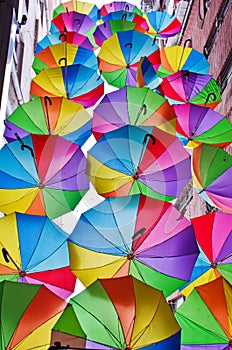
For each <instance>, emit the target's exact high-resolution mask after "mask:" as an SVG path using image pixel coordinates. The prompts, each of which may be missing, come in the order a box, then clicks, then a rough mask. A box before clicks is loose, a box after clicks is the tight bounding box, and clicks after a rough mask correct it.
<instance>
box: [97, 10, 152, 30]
mask: <svg viewBox="0 0 232 350" xmlns="http://www.w3.org/2000/svg"><path fill="white" fill-rule="evenodd" d="M112 20H113V21H118V20H123V21H128V22H132V23H136V24H138V25H139V26H140V27H141V28H143V29H144V30H145V31H147V30H148V24H147V22H146V20H145V19H144V18H143V16H142V15H139V14H138V13H136V12H130V11H123V10H121V11H115V12H110V13H108V14H107V15H106V16H104V17H102V21H103V22H108V21H112Z"/></svg>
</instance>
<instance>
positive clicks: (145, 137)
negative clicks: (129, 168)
mask: <svg viewBox="0 0 232 350" xmlns="http://www.w3.org/2000/svg"><path fill="white" fill-rule="evenodd" d="M148 137H150V138H151V139H152V144H153V145H154V144H155V143H156V139H155V136H154V135H152V134H146V135H145V136H144V139H143V145H145V143H146V142H147V139H148Z"/></svg>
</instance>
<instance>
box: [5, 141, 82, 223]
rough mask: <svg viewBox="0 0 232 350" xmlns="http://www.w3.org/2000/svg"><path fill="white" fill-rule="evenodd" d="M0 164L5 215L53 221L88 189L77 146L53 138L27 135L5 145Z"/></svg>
mask: <svg viewBox="0 0 232 350" xmlns="http://www.w3.org/2000/svg"><path fill="white" fill-rule="evenodd" d="M6 159H7V162H6ZM0 164H1V167H0V183H1V186H0V187H1V188H0V210H1V211H2V212H3V213H5V214H10V213H12V212H15V211H18V212H20V213H26V214H32V215H47V216H48V217H49V218H51V219H54V218H57V217H58V216H61V215H63V214H65V213H68V212H70V211H72V210H73V209H74V208H75V207H76V205H77V204H78V203H79V202H80V200H81V198H82V197H83V196H84V194H85V193H86V192H87V190H88V189H89V181H88V178H87V176H86V175H85V169H86V158H85V156H84V154H83V152H82V150H81V148H80V146H78V145H76V144H74V143H71V142H69V141H67V140H65V139H63V138H62V137H59V136H56V135H49V136H47V135H29V136H26V137H24V138H23V139H20V138H19V139H18V140H17V141H14V142H11V143H8V144H5V145H4V146H3V148H2V149H1V151H0Z"/></svg>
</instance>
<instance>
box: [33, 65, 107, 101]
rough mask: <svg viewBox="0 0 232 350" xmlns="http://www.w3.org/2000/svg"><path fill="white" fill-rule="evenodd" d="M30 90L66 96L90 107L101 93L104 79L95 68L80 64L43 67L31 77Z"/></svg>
mask: <svg viewBox="0 0 232 350" xmlns="http://www.w3.org/2000/svg"><path fill="white" fill-rule="evenodd" d="M30 92H31V94H32V95H35V96H40V97H45V96H48V97H66V98H68V99H70V100H72V101H74V102H78V103H81V104H82V105H83V106H84V107H90V106H93V105H94V104H95V103H96V102H97V101H98V100H99V98H100V97H101V96H102V95H103V93H104V81H103V79H102V78H101V77H100V75H99V74H98V72H97V71H96V70H95V69H91V68H88V67H85V66H83V65H82V64H74V65H72V66H65V67H58V68H44V69H43V70H42V71H41V72H40V73H39V74H38V75H36V76H35V77H34V78H33V79H32V81H31V91H30Z"/></svg>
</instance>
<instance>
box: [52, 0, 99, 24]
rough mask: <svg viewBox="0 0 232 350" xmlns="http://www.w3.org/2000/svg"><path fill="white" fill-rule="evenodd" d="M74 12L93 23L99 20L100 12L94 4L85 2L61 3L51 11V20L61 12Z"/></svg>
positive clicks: (73, 0)
mask: <svg viewBox="0 0 232 350" xmlns="http://www.w3.org/2000/svg"><path fill="white" fill-rule="evenodd" d="M71 11H76V12H79V13H83V14H84V15H88V16H89V17H90V18H91V19H92V20H93V21H94V22H97V21H98V20H99V18H100V11H99V9H98V7H97V6H96V5H95V4H91V3H88V2H85V1H79V0H78V1H77V0H72V1H66V2H62V3H61V4H60V5H58V6H57V7H56V8H55V9H54V10H53V18H55V17H57V16H58V15H59V14H60V13H62V12H71Z"/></svg>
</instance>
